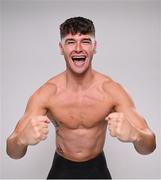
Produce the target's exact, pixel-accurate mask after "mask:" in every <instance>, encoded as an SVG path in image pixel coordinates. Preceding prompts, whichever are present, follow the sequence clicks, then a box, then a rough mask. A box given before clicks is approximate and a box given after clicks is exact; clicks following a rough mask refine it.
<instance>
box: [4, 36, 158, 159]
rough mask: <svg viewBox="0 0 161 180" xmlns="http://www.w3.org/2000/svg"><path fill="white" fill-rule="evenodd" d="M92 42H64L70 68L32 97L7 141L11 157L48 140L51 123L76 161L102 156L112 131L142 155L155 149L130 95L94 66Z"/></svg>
mask: <svg viewBox="0 0 161 180" xmlns="http://www.w3.org/2000/svg"><path fill="white" fill-rule="evenodd" d="M90 38H91V36H90V35H80V34H76V35H70V34H69V35H68V36H67V37H66V38H65V39H64V40H63V42H61V43H60V49H61V53H62V54H63V55H64V57H65V60H66V65H67V69H66V71H65V72H63V73H61V74H59V75H57V76H56V77H53V78H52V79H50V80H49V81H48V82H47V83H45V84H44V85H43V86H42V87H41V88H39V89H38V90H37V91H36V92H35V93H34V94H33V95H32V97H31V98H30V100H29V102H28V105H27V107H26V110H25V113H24V116H23V117H22V118H21V120H20V121H19V122H18V124H17V126H16V128H15V130H14V132H13V133H12V134H11V136H10V137H9V138H8V140H7V153H8V154H9V155H10V156H11V157H12V158H21V157H23V156H24V155H25V153H26V151H27V147H28V145H35V144H37V143H39V142H40V141H42V140H45V139H46V138H47V134H48V124H49V122H52V123H53V124H54V126H55V129H56V147H57V149H56V151H57V152H58V153H59V154H60V155H61V156H63V157H65V158H67V159H70V160H73V161H78V162H81V161H86V160H89V159H91V158H94V157H96V156H97V155H98V154H99V153H100V152H101V151H102V150H103V147H104V142H105V136H106V131H107V129H108V130H109V133H110V135H111V136H113V137H116V138H118V139H119V140H120V141H123V142H131V143H133V145H134V147H135V149H136V151H138V152H139V153H141V154H149V153H151V152H152V151H153V150H154V149H155V146H156V144H155V135H154V133H153V132H152V131H151V130H150V129H149V127H148V125H147V123H146V122H145V120H144V118H143V117H142V116H141V115H139V114H138V113H137V112H136V109H135V105H134V103H133V101H132V99H131V98H130V96H129V95H128V93H127V92H126V91H125V90H124V89H123V87H122V86H121V85H119V84H118V83H116V82H114V81H113V80H112V79H111V78H109V77H107V76H105V75H103V74H100V73H98V72H96V71H95V70H93V69H92V68H91V60H92V58H93V54H94V53H95V47H96V42H95V41H93V39H92V38H91V39H90ZM89 39H90V41H89V42H88V40H89ZM68 41H70V42H69V43H68ZM71 41H74V44H73V42H72V43H71ZM73 55H74V56H76V55H77V56H83V55H84V56H86V60H85V62H84V61H82V62H81V61H79V62H78V61H75V62H74V61H72V59H71V57H72V56H73Z"/></svg>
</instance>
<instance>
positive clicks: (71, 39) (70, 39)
mask: <svg viewBox="0 0 161 180" xmlns="http://www.w3.org/2000/svg"><path fill="white" fill-rule="evenodd" d="M67 41H75V40H74V39H73V38H69V39H66V40H65V42H67Z"/></svg>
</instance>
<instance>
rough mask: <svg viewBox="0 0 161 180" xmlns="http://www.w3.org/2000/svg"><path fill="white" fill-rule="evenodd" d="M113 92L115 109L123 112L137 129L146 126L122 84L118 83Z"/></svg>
mask: <svg viewBox="0 0 161 180" xmlns="http://www.w3.org/2000/svg"><path fill="white" fill-rule="evenodd" d="M115 93H116V94H115V95H114V96H115V98H114V99H115V101H116V105H115V107H114V109H115V111H116V112H121V113H123V114H124V115H125V117H127V119H128V120H129V121H130V122H131V123H132V124H133V125H135V126H136V127H138V128H139V129H144V128H147V123H146V121H145V120H144V117H142V116H141V115H140V114H139V113H138V112H137V110H136V107H135V104H134V102H133V100H132V98H131V97H130V95H129V94H128V93H127V91H126V90H125V89H124V88H123V87H122V86H120V85H118V90H117V91H116V92H115Z"/></svg>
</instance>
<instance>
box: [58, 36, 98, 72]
mask: <svg viewBox="0 0 161 180" xmlns="http://www.w3.org/2000/svg"><path fill="white" fill-rule="evenodd" d="M59 45H60V50H61V53H62V54H63V55H64V58H65V60H66V65H67V69H69V70H71V71H72V72H74V73H76V74H83V73H84V72H86V71H87V70H88V69H89V68H90V67H91V61H92V58H93V54H95V50H96V41H95V39H94V37H92V36H91V35H89V34H87V35H83V34H80V33H78V34H75V35H72V34H68V35H67V36H65V37H64V38H63V39H62V41H61V42H60V44H59Z"/></svg>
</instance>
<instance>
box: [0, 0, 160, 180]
mask: <svg viewBox="0 0 161 180" xmlns="http://www.w3.org/2000/svg"><path fill="white" fill-rule="evenodd" d="M0 3H1V4H0V5H1V7H0V8H1V15H0V16H1V34H0V37H1V42H2V43H1V64H0V66H1V87H0V93H1V94H2V96H1V102H2V103H1V109H0V113H1V122H0V128H1V129H0V153H1V155H0V173H1V174H0V178H15V179H18V178H46V176H47V174H48V171H49V169H50V167H51V163H52V160H53V156H54V151H55V129H54V127H53V125H51V124H50V127H49V129H50V133H49V137H48V139H47V140H46V141H43V142H41V143H40V144H38V145H36V146H30V147H29V148H28V152H27V154H26V156H25V157H24V158H22V159H20V160H13V159H11V158H9V157H8V156H7V154H6V138H7V137H8V136H9V135H10V134H11V132H12V131H13V129H14V128H15V125H16V123H17V122H18V120H19V119H20V118H21V116H22V115H23V113H24V110H25V107H26V104H27V101H28V98H29V97H30V96H31V95H32V94H33V92H34V91H35V90H36V89H37V88H39V87H40V86H41V85H42V84H43V83H45V82H46V81H47V80H48V79H49V78H51V77H52V76H54V75H56V74H58V73H60V72H62V71H64V69H65V62H64V59H63V56H61V55H60V52H59V48H58V43H59V25H60V24H61V23H62V22H63V21H64V20H66V19H67V18H70V17H74V16H84V17H87V18H90V19H92V20H93V22H94V24H95V27H96V39H97V54H96V55H95V56H94V59H93V68H95V69H96V70H97V71H100V72H102V73H104V74H106V75H109V76H111V77H112V78H113V79H114V80H115V81H118V82H119V83H121V84H122V85H123V86H124V87H125V88H126V89H127V91H128V92H129V94H130V95H131V96H132V98H133V100H134V102H135V104H136V107H137V111H138V112H140V113H141V114H142V115H143V116H144V117H145V119H146V120H147V123H148V124H149V126H150V128H151V129H152V130H153V131H154V132H155V134H156V138H157V148H156V150H155V151H154V152H153V153H152V154H150V155H148V156H144V155H140V154H138V153H137V152H136V151H135V150H134V148H133V145H132V144H129V143H122V142H120V141H119V140H117V139H115V138H112V137H110V135H109V133H108V132H107V137H106V143H105V147H104V151H105V154H106V159H107V164H108V167H109V169H110V172H111V174H112V177H113V178H144V179H148V178H161V172H160V169H161V155H160V151H161V148H160V145H161V144H160V141H161V138H160V135H161V134H160V130H161V120H160V75H159V73H160V1H156V0H153V1H148V0H147V1H143V0H142V1H139V0H137V1H134V0H132V1H116V0H115V1H108V0H107V1H101V0H98V1H92V0H91V1H85V0H82V1H76V2H75V1H69V0H66V1H65V0H64V1H45V0H44V1H41V0H40V1H38V0H37V1H36V0H35V1H34V0H33V1H31V0H28V1H23V0H19V1H18V0H17V1H15V0H10V1H9V0H4V1H3V0H2V1H0Z"/></svg>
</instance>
